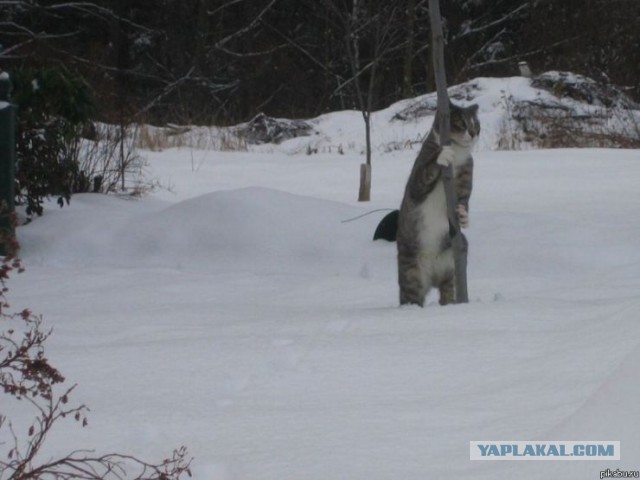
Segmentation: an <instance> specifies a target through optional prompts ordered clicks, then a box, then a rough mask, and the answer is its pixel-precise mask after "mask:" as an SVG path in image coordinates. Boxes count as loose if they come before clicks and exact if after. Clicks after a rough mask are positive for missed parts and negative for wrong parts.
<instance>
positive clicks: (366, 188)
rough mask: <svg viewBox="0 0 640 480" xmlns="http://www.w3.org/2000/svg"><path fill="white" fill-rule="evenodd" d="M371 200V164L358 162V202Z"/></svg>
mask: <svg viewBox="0 0 640 480" xmlns="http://www.w3.org/2000/svg"><path fill="white" fill-rule="evenodd" d="M369 200H371V165H369V164H367V163H361V164H360V191H359V193H358V201H359V202H368V201H369Z"/></svg>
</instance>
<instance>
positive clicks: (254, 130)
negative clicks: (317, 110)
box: [241, 113, 313, 144]
mask: <svg viewBox="0 0 640 480" xmlns="http://www.w3.org/2000/svg"><path fill="white" fill-rule="evenodd" d="M241 131H242V134H243V135H244V139H245V140H246V142H247V143H253V144H262V143H281V142H283V141H285V140H289V139H290V138H296V137H306V136H309V135H311V134H312V133H313V127H312V126H311V125H310V124H308V123H307V122H305V121H304V120H288V119H284V118H273V117H268V116H266V115H265V114H264V113H259V114H258V115H256V116H255V117H254V118H253V120H251V121H250V122H249V123H247V125H246V126H245V127H243V128H242V129H241Z"/></svg>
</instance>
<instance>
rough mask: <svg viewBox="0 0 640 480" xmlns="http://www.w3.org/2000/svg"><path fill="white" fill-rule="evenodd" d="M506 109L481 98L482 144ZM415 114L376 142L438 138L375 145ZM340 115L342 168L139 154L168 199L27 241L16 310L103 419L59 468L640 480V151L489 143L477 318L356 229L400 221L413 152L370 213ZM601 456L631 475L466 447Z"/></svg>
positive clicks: (62, 223) (327, 130)
mask: <svg viewBox="0 0 640 480" xmlns="http://www.w3.org/2000/svg"><path fill="white" fill-rule="evenodd" d="M479 81H480V82H483V80H479ZM499 91H500V88H499V87H497V89H494V94H493V95H489V94H487V95H486V97H485V98H480V111H481V115H483V116H484V117H481V121H483V122H484V123H483V135H485V139H490V138H492V136H493V135H495V128H494V127H493V126H492V125H493V124H492V123H491V121H490V120H491V118H492V115H493V114H494V113H493V110H492V105H494V104H497V103H499V101H500V99H499V96H497V95H499ZM406 105H408V102H405V104H403V105H397V106H395V107H394V108H393V109H390V110H388V111H383V112H379V115H378V116H377V118H378V120H376V121H379V122H380V123H378V124H377V125H378V127H377V128H378V129H377V130H374V135H376V137H375V138H377V139H378V141H379V142H380V144H386V143H387V142H388V141H390V139H402V138H405V137H407V135H408V136H409V137H412V136H414V135H416V136H419V135H422V134H424V133H425V129H426V128H428V124H429V122H430V119H429V118H424V119H419V120H416V121H415V122H389V121H387V122H386V127H385V128H384V129H383V128H382V125H383V124H382V121H381V120H380V118H382V117H383V116H385V117H386V118H387V119H390V118H391V117H392V116H393V114H394V113H395V112H397V111H399V109H400V108H403V106H406ZM347 113H348V112H338V113H335V114H327V115H325V116H323V117H321V118H320V119H319V120H318V121H317V124H316V126H317V127H318V128H319V129H320V130H321V131H322V132H323V133H322V135H323V136H322V135H321V136H322V138H323V139H324V140H323V141H324V142H326V144H327V145H329V144H331V145H338V144H343V145H344V147H345V150H349V151H347V152H346V154H345V155H340V154H338V153H336V151H335V150H333V152H332V153H329V152H328V151H327V152H325V153H319V154H318V155H304V154H299V155H298V154H290V153H292V152H293V151H294V150H296V151H297V149H298V147H299V146H300V143H299V142H300V141H301V139H293V140H289V141H286V142H283V143H282V144H281V145H261V146H259V147H256V148H252V149H251V151H248V152H219V151H206V150H192V149H186V148H185V149H169V150H165V151H163V152H143V154H144V156H145V157H146V158H147V162H148V166H147V173H146V174H147V176H148V177H149V178H153V179H155V180H157V181H158V182H159V183H160V184H161V185H163V186H164V188H161V189H158V190H156V191H155V192H153V193H152V194H151V195H148V196H146V197H144V198H142V199H138V200H135V199H130V198H127V197H116V196H100V195H91V194H86V195H76V196H74V197H73V199H72V201H71V205H70V206H69V207H65V208H63V209H58V208H56V207H55V206H54V205H50V206H49V207H48V208H47V209H46V211H45V215H44V216H43V217H41V218H38V219H35V220H34V221H33V222H32V223H30V224H28V225H26V226H23V227H20V228H19V229H18V236H19V240H20V242H21V243H22V246H23V250H22V256H23V258H24V263H25V265H26V267H27V271H26V272H25V273H24V274H22V275H19V276H17V277H15V278H13V279H12V280H11V281H10V283H9V286H10V287H11V291H10V292H9V298H10V300H11V303H12V306H13V307H15V310H20V309H22V308H24V307H29V308H31V309H32V310H33V311H34V312H41V313H42V314H43V315H44V318H45V322H46V325H48V326H52V327H53V328H54V333H53V335H52V337H51V338H50V339H49V340H48V352H49V356H50V359H51V361H52V363H53V364H54V365H56V366H57V367H59V368H60V370H61V371H62V372H63V373H64V374H65V375H66V377H67V379H68V383H69V384H73V383H78V384H79V386H78V388H77V390H76V392H75V393H74V397H73V398H75V400H76V401H77V402H82V403H86V404H87V405H89V406H90V408H91V412H90V415H89V423H90V426H89V427H88V428H85V429H82V428H79V427H77V426H76V425H74V422H68V423H62V424H59V425H58V427H57V430H55V431H54V432H53V434H52V437H51V443H50V444H49V446H48V447H47V452H46V453H47V454H51V455H53V454H55V453H64V452H67V451H71V450H74V449H78V448H94V449H96V450H97V451H98V452H107V451H120V452H130V453H133V454H136V455H138V456H141V457H144V458H145V459H149V460H154V459H157V460H160V459H161V458H164V456H165V455H167V454H168V453H169V451H170V450H171V449H172V448H173V447H177V446H179V445H182V444H184V445H186V446H188V447H189V450H190V453H191V454H192V455H193V457H194V461H193V473H194V476H195V478H197V479H207V480H221V479H222V480H229V479H234V480H238V479H265V480H267V479H268V480H270V479H274V480H276V479H278V480H281V479H283V478H288V479H305V480H315V479H318V480H326V479H339V478H340V479H342V478H344V479H363V480H364V479H366V480H370V479H388V478H401V479H424V478H438V477H444V476H452V477H453V476H458V477H461V478H473V479H495V478H522V479H542V478H575V479H582V478H599V475H598V474H599V472H600V471H601V470H604V469H606V468H611V469H612V470H614V469H615V468H620V469H627V470H635V469H637V468H638V460H639V459H640V433H639V431H638V428H637V425H638V420H639V419H640V407H639V406H638V402H637V398H638V394H639V393H640V392H638V387H637V385H638V383H639V382H638V373H639V369H640V367H639V366H638V365H640V363H639V361H640V358H639V355H640V353H639V352H640V340H639V339H640V324H639V323H638V321H637V318H638V314H639V313H640V296H639V294H638V292H639V291H640V249H638V240H637V239H638V237H639V236H640V224H639V223H638V221H637V219H636V217H635V216H634V215H633V212H635V211H637V210H638V208H639V207H640V190H638V188H637V178H639V176H640V161H639V160H640V152H639V151H637V150H603V149H602V150H597V149H585V150H578V149H565V150H541V151H534V150H531V151H524V152H495V151H491V150H488V149H487V148H488V147H487V145H489V144H490V141H489V140H486V141H485V143H484V144H482V145H481V147H480V148H479V151H478V152H476V153H475V154H474V156H475V159H476V167H475V168H476V172H475V178H474V182H475V185H474V192H473V196H472V199H471V208H470V228H469V229H468V232H467V236H468V238H469V242H470V257H469V291H470V298H471V302H470V303H469V304H467V305H456V306H449V307H440V306H438V305H437V303H436V302H435V301H434V299H431V300H430V302H429V304H428V305H427V306H426V307H425V308H424V309H421V308H418V307H408V308H406V307H403V308H400V307H398V299H397V295H398V292H397V282H396V275H397V272H396V263H395V244H391V243H387V242H384V241H382V242H372V241H371V238H372V236H373V232H374V230H375V226H376V225H377V223H378V222H379V221H380V219H381V218H382V217H383V216H384V214H385V212H377V213H375V214H372V215H368V216H365V217H363V218H361V219H359V220H356V221H352V222H346V223H343V221H344V220H347V219H350V218H353V217H355V216H357V215H360V214H362V213H366V212H367V211H369V210H373V209H377V208H397V206H398V204H399V202H400V199H401V196H402V191H403V188H404V183H405V181H406V178H407V176H408V174H409V170H410V168H411V165H412V163H413V160H414V157H415V155H416V153H417V146H413V148H409V147H407V148H403V149H401V150H397V151H395V150H392V151H388V152H387V151H384V149H379V150H377V151H376V152H375V154H374V158H373V179H372V186H373V190H372V199H373V200H372V202H370V203H368V204H359V203H358V202H357V201H356V196H357V181H358V172H359V164H360V163H362V161H363V157H362V156H361V155H359V154H358V152H357V148H349V145H359V143H360V142H361V140H360V134H361V128H362V127H361V123H362V119H361V118H358V117H357V115H355V114H354V115H350V114H347ZM374 118H375V117H374ZM425 124H427V127H425ZM375 125H376V124H375V123H374V126H375ZM316 140H317V139H316ZM296 141H298V143H297V144H296ZM293 144H295V145H296V148H293V147H292V145H293ZM287 149H289V150H287ZM320 151H321V152H322V150H320ZM300 152H301V153H302V152H303V150H300ZM4 408H5V407H4V406H3V409H4ZM16 415H17V416H18V417H17V418H18V420H19V419H20V415H22V413H20V412H16ZM585 438H587V439H590V440H620V441H621V442H622V445H621V451H622V460H621V461H620V462H615V463H612V462H471V461H470V460H469V441H471V440H486V439H494V440H540V439H549V440H572V439H575V440H584V439H585Z"/></svg>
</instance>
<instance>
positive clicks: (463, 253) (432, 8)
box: [429, 0, 469, 303]
mask: <svg viewBox="0 0 640 480" xmlns="http://www.w3.org/2000/svg"><path fill="white" fill-rule="evenodd" d="M429 18H430V21H431V39H432V52H433V71H434V75H435V79H436V89H437V92H438V117H439V118H440V132H439V134H440V145H442V146H444V145H448V144H449V143H450V139H451V125H450V113H449V95H448V93H447V76H446V72H445V66H444V35H443V33H442V17H441V15H440V1H439V0H429ZM441 168H442V181H443V183H444V189H445V193H446V196H447V215H448V217H449V223H450V224H451V225H452V226H453V229H454V231H455V234H454V236H453V238H452V248H453V261H454V269H455V290H456V303H467V302H469V294H468V292H467V246H466V245H465V240H464V239H463V238H462V233H461V232H460V225H459V223H458V215H457V213H456V206H457V203H458V199H457V198H456V190H455V187H454V179H453V166H452V165H449V166H447V167H441Z"/></svg>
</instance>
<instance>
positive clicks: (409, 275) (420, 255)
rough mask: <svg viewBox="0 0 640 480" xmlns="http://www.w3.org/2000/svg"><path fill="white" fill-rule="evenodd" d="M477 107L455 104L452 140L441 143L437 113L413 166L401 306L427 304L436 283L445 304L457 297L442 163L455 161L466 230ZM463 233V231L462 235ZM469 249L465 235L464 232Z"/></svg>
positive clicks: (404, 219)
mask: <svg viewBox="0 0 640 480" xmlns="http://www.w3.org/2000/svg"><path fill="white" fill-rule="evenodd" d="M477 113H478V106H477V105H472V106H470V107H459V106H457V105H454V104H452V103H450V118H451V144H450V145H448V146H445V147H442V146H441V145H440V135H439V134H438V132H439V131H440V118H439V115H438V113H437V112H436V116H435V119H434V122H433V126H432V127H431V131H430V132H429V135H428V136H427V138H426V139H425V141H424V143H423V144H422V148H421V149H420V153H418V157H417V158H416V161H415V163H414V165H413V169H412V170H411V174H410V176H409V180H408V181H407V186H406V189H405V194H404V198H403V200H402V205H401V207H400V214H399V218H398V232H397V244H398V283H399V284H400V304H401V305H404V304H417V305H420V306H424V301H425V298H426V296H427V293H428V292H429V290H430V289H431V288H432V287H436V288H438V289H439V291H440V304H441V305H446V304H448V303H453V302H454V300H455V282H454V263H453V251H452V248H451V245H452V242H451V238H452V235H455V230H454V229H453V228H452V227H451V226H450V224H449V219H448V215H447V201H446V196H445V190H444V183H443V181H442V179H441V178H440V173H441V169H440V166H441V165H443V166H447V165H453V171H454V174H453V178H454V185H455V190H456V194H457V197H458V203H457V207H456V212H457V215H458V221H459V223H460V226H461V227H462V228H466V227H467V226H468V225H469V213H468V212H469V197H470V196H471V188H472V180H473V158H472V157H471V149H472V147H473V145H474V144H475V142H476V140H477V138H478V134H479V133H480V122H479V121H478V116H477ZM461 235H462V234H461ZM463 240H464V242H463V243H464V245H465V249H466V246H467V242H466V239H465V238H464V236H463Z"/></svg>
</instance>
